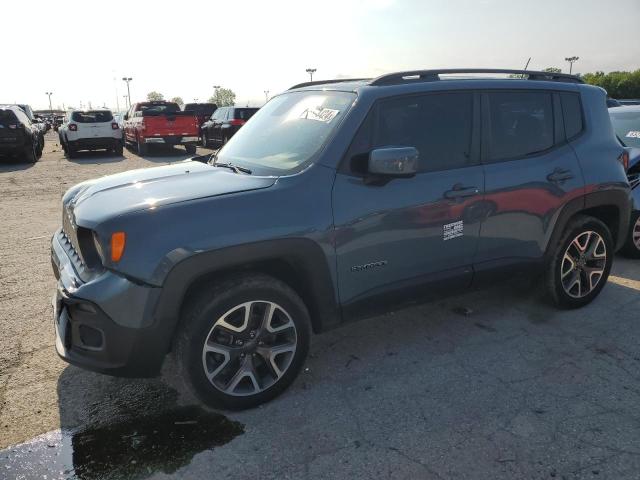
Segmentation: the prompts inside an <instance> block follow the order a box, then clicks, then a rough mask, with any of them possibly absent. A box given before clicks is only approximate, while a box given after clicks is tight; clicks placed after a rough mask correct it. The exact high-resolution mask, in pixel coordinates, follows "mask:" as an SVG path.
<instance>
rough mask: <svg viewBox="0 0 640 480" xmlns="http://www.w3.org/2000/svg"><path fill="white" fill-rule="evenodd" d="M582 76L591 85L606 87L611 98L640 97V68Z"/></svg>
mask: <svg viewBox="0 0 640 480" xmlns="http://www.w3.org/2000/svg"><path fill="white" fill-rule="evenodd" d="M581 78H582V79H583V80H584V81H585V82H587V83H588V84H590V85H596V86H598V87H602V88H604V89H605V90H606V91H607V93H608V94H609V96H610V97H611V98H620V99H625V98H640V70H635V71H633V72H609V73H604V72H595V73H585V74H584V75H581Z"/></svg>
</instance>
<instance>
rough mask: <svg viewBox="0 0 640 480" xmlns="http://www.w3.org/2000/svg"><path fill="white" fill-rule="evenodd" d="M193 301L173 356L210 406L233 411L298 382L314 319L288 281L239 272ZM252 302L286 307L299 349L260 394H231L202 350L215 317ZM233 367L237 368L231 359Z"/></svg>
mask: <svg viewBox="0 0 640 480" xmlns="http://www.w3.org/2000/svg"><path fill="white" fill-rule="evenodd" d="M188 301H189V303H190V305H188V307H187V308H186V309H185V311H184V313H183V316H182V318H181V328H180V330H179V333H178V335H177V337H176V344H175V348H174V354H175V356H176V360H177V363H178V365H179V367H180V370H181V373H182V375H181V377H182V378H184V379H185V381H186V382H187V384H188V385H189V387H190V388H191V389H192V390H193V391H194V392H195V394H196V395H197V396H198V397H199V398H200V399H201V400H202V402H204V403H205V404H207V405H209V406H211V407H217V408H226V409H230V410H241V409H245V408H251V407H255V406H257V405H259V404H261V403H264V402H267V401H269V400H271V399H273V398H275V397H276V396H278V395H279V394H280V393H282V392H283V391H284V390H285V389H286V388H287V387H288V386H289V385H290V384H291V383H292V382H293V381H294V379H295V378H296V376H297V375H298V373H299V372H300V369H301V368H302V366H303V364H304V361H305V359H306V357H307V353H308V351H309V343H310V335H311V321H310V319H309V312H308V311H307V308H306V306H305V305H304V303H303V302H302V300H301V299H300V297H299V296H298V295H297V294H296V293H295V292H294V291H293V290H292V289H291V288H290V287H289V286H288V285H286V284H284V283H282V282H280V281H279V280H276V279H275V278H272V277H269V276H266V275H262V274H243V275H235V276H231V277H228V278H227V279H226V280H222V281H221V282H219V283H214V284H209V285H205V286H203V287H202V288H201V290H200V292H199V294H197V295H194V296H192V297H190V300H188ZM250 301H262V302H273V303H275V304H277V305H279V306H281V307H282V309H284V310H285V311H286V312H287V313H288V315H289V318H290V319H291V321H292V323H293V324H294V325H295V338H296V347H295V352H294V353H293V356H292V357H290V358H289V360H288V361H289V364H288V367H286V369H284V370H282V376H280V377H279V378H278V379H277V380H275V383H273V384H271V385H270V386H268V387H266V388H265V389H264V390H261V391H259V392H257V393H251V394H246V395H244V396H239V395H232V394H228V393H225V392H223V391H222V390H221V389H219V388H218V387H216V386H214V385H213V383H212V382H210V381H209V379H208V378H207V375H206V373H205V367H204V365H205V363H204V360H203V348H204V345H205V341H206V340H207V339H208V338H209V335H210V333H211V331H212V330H213V325H214V323H215V322H216V321H217V320H216V319H219V318H222V317H223V315H224V314H225V313H226V312H228V311H229V310H231V309H233V308H234V307H237V306H239V305H241V304H244V303H246V302H250ZM261 331H263V330H261ZM260 335H261V333H259V334H258V336H257V337H256V340H254V343H255V341H257V339H259V338H260ZM252 338H253V337H252ZM233 345H235V344H233ZM247 345H249V341H248V342H247ZM256 356H257V354H255V353H254V354H252V357H256ZM260 359H261V357H259V356H258V360H254V359H252V358H251V357H250V356H249V354H247V358H246V361H249V362H252V363H253V364H254V365H255V362H256V361H260ZM228 365H229V367H231V366H233V365H232V362H229V363H228ZM231 370H232V371H233V369H231ZM254 371H255V372H257V370H254Z"/></svg>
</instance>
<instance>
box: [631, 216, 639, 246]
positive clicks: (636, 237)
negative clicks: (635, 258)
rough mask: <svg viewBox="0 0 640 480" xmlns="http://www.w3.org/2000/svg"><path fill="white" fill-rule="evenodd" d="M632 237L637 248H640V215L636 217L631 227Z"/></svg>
mask: <svg viewBox="0 0 640 480" xmlns="http://www.w3.org/2000/svg"><path fill="white" fill-rule="evenodd" d="M631 239H632V240H633V244H634V245H635V247H636V249H638V250H640V216H639V217H638V218H637V219H636V223H635V224H633V226H632V227H631Z"/></svg>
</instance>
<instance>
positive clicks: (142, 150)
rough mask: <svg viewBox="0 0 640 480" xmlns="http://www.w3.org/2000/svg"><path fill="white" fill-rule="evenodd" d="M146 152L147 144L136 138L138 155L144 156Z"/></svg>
mask: <svg viewBox="0 0 640 480" xmlns="http://www.w3.org/2000/svg"><path fill="white" fill-rule="evenodd" d="M147 153H149V149H148V147H147V144H146V143H144V142H141V141H140V138H138V155H140V156H144V155H146V154H147Z"/></svg>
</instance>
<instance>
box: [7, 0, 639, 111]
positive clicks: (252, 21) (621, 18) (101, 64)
mask: <svg viewBox="0 0 640 480" xmlns="http://www.w3.org/2000/svg"><path fill="white" fill-rule="evenodd" d="M2 17H3V19H2V21H1V22H0V25H2V26H1V27H0V28H1V29H2V32H3V34H2V38H3V40H4V48H3V49H2V57H3V58H2V63H1V65H2V67H1V70H0V103H2V102H12V103H13V102H16V103H28V104H30V105H31V106H32V107H33V108H34V109H41V108H48V106H49V104H48V97H47V95H46V94H45V92H53V95H52V97H51V99H52V103H53V107H54V108H59V107H63V106H64V107H70V106H73V107H80V106H81V105H82V106H84V107H87V106H88V105H89V103H91V105H92V106H94V107H96V106H103V105H106V106H107V107H110V108H112V109H115V108H116V107H117V106H119V107H120V109H121V110H122V109H124V102H125V99H124V98H123V95H125V94H126V85H125V83H124V82H123V81H122V80H121V79H122V77H123V76H127V77H132V78H133V80H132V81H131V100H132V102H136V101H140V100H144V99H145V97H146V95H147V93H148V92H150V91H153V90H155V91H158V92H160V93H162V94H163V95H164V96H165V98H171V97H174V96H180V97H182V98H183V99H184V101H185V102H192V101H195V100H196V99H198V100H199V101H206V99H208V98H209V97H210V96H211V95H212V94H213V86H214V85H221V86H223V87H226V88H231V89H232V90H233V91H234V92H235V93H236V104H237V105H242V106H244V105H247V104H249V105H251V106H260V105H262V104H263V103H264V100H265V93H264V92H265V90H268V91H269V96H272V95H275V94H277V93H279V92H282V91H284V90H286V89H287V88H289V87H290V86H292V85H294V84H296V83H299V82H304V81H307V80H308V79H309V76H308V74H307V73H306V72H305V70H306V69H307V68H316V69H317V71H316V73H315V75H314V79H329V78H348V77H374V76H377V75H380V74H383V73H388V72H393V71H399V70H413V69H422V68H458V67H487V68H523V67H524V65H525V63H526V62H527V59H528V58H529V57H531V63H530V65H529V69H543V68H546V67H558V68H562V69H563V71H568V64H567V62H565V61H564V58H565V57H569V56H574V55H576V56H579V57H580V59H579V60H578V62H576V63H575V65H574V72H581V73H586V72H592V71H596V70H602V71H605V72H609V71H612V70H635V69H639V68H640V41H638V40H637V38H636V37H637V33H634V32H637V31H638V26H639V25H640V0H616V1H615V2H613V1H606V0H368V1H362V0H360V1H356V0H316V1H313V2H311V1H304V0H297V1H293V0H271V1H265V0H262V1H261V0H256V1H254V0H226V1H203V0H201V1H193V0H181V1H179V2H178V1H166V0H156V1H148V0H127V1H122V0H107V1H105V0H90V1H87V0H66V1H64V2H56V1H51V0H46V1H41V0H29V1H9V2H3V6H2ZM9 39H13V40H12V41H11V42H10V41H9ZM7 42H9V43H11V44H12V47H11V48H8V45H9V44H8V43H7Z"/></svg>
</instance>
